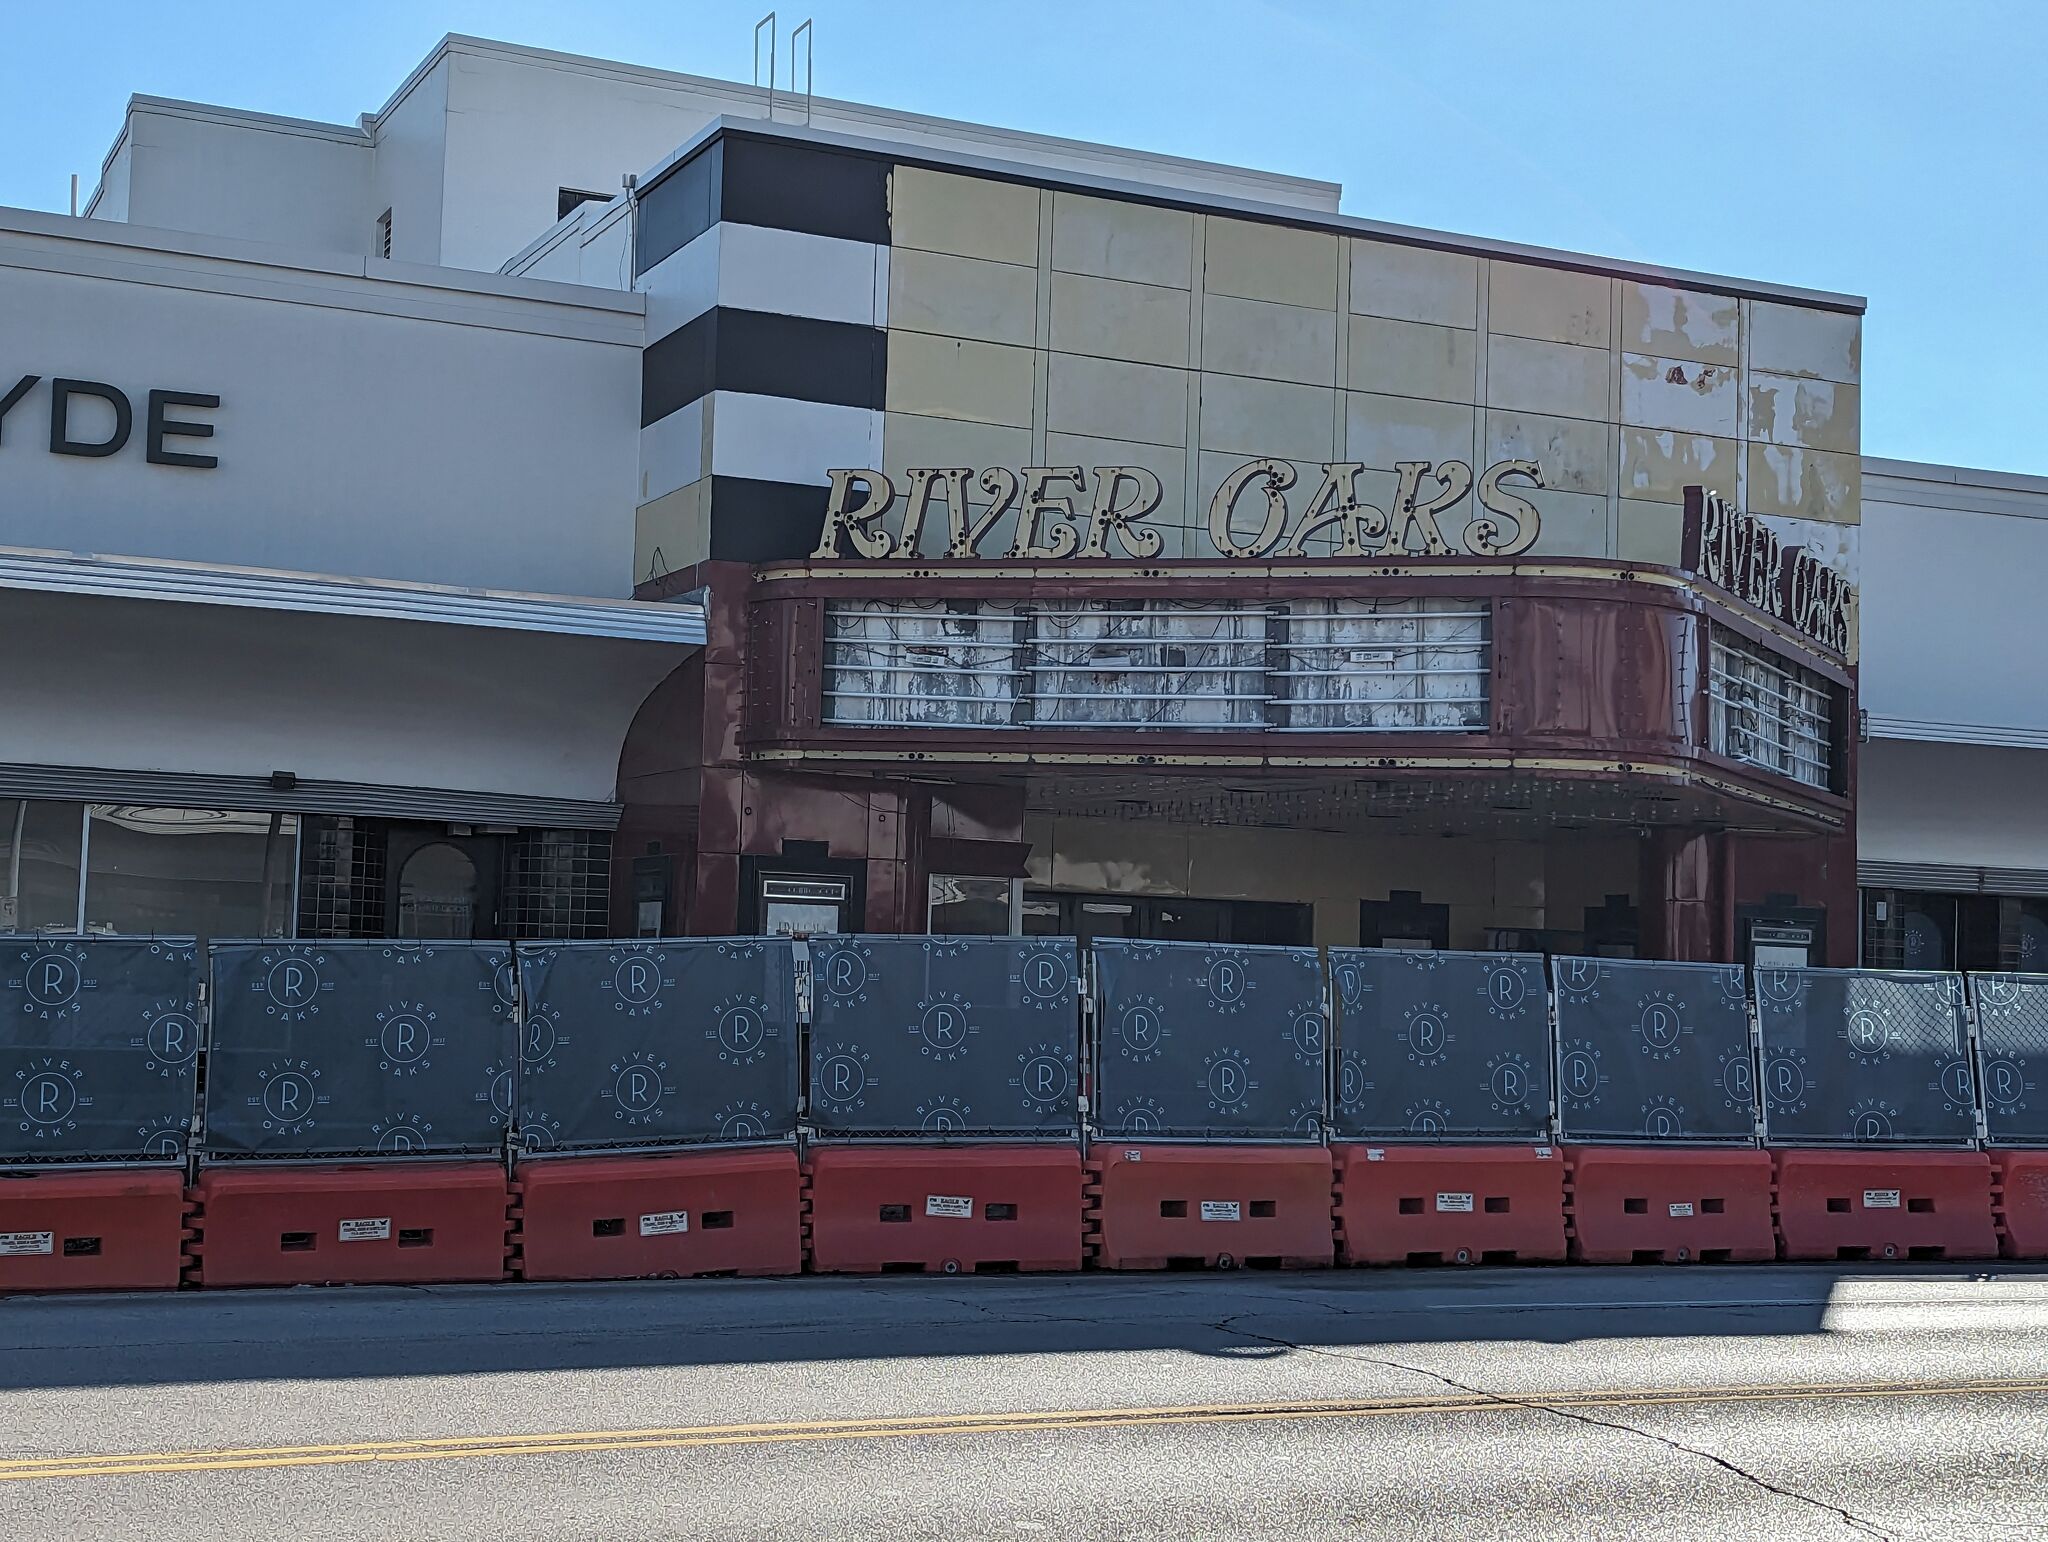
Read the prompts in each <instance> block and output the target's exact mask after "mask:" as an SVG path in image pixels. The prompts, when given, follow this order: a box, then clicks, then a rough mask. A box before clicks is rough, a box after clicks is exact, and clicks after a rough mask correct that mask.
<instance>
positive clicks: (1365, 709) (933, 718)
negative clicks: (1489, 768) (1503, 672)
mask: <svg viewBox="0 0 2048 1542" xmlns="http://www.w3.org/2000/svg"><path fill="white" fill-rule="evenodd" d="M1490 639H1491V612H1490V610H1489V608H1488V606H1487V604H1486V602H1485V601H1483V600H1457V599H1442V600H1438V599H1430V600H1414V599H1406V600H1298V601H1292V602H1286V603H1278V604H1264V603H1251V602H1243V601H1235V600H1197V601H1178V600H1160V599H1144V600H1072V601H1065V602H1059V601H1055V602H1053V603H1049V604H1025V603H1014V602H1007V601H992V600H945V601H897V600H835V601H832V602H830V603H829V605H828V607H827V610H826V617H825V659H824V665H825V682H824V720H825V721H826V722H828V723H839V724H847V725H852V726H861V727H878V728H884V727H886V728H921V727H929V726H945V727H956V728H1005V729H1007V728H1029V727H1038V726H1047V727H1059V728H1121V727H1132V726H1140V725H1156V726H1160V727H1172V728H1184V729H1225V730H1228V729H1235V730H1240V731H1242V730H1246V729H1251V730H1263V729H1277V730H1282V731H1292V732H1304V733H1329V732H1353V731H1383V732H1384V731H1392V732H1427V731H1451V732H1466V733H1470V732H1475V731H1481V732H1483V731H1484V730H1485V728H1486V726H1487V723H1488V721H1489V718H1488V689H1487V687H1488V680H1489V675H1490V669H1491V654H1490V648H1491V640H1490Z"/></svg>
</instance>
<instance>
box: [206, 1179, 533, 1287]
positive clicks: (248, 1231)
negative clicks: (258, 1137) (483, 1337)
mask: <svg viewBox="0 0 2048 1542" xmlns="http://www.w3.org/2000/svg"><path fill="white" fill-rule="evenodd" d="M195 1194H196V1197H197V1199H198V1209H197V1211H196V1212H195V1215H194V1218H193V1225H194V1226H195V1227H196V1228H197V1231H198V1238H197V1240H196V1241H194V1242H193V1243H192V1246H191V1251H192V1255H193V1258H194V1259H195V1260H196V1263H197V1278H198V1283H199V1284H201V1285H204V1286H221V1285H423V1284H445V1283H450V1282H455V1281H465V1280H500V1279H503V1278H504V1277H505V1272H506V1271H505V1265H506V1259H507V1257H508V1255H509V1253H510V1248H509V1246H508V1239H509V1236H510V1232H511V1221H510V1217H509V1212H510V1209H511V1195H510V1193H509V1191H508V1190H507V1188H506V1184H505V1170H504V1168H502V1167H500V1166H499V1165H498V1164H497V1163H495V1162H389V1163H381V1164H369V1163H365V1164H361V1165H356V1166H335V1167H287V1166H282V1165H278V1166H271V1165H268V1164H265V1165H263V1166H257V1165H255V1164H253V1163H252V1164H250V1165H248V1166H245V1167H244V1166H238V1167H216V1168H209V1169H206V1170H204V1171H202V1172H201V1173H200V1175H199V1187H198V1189H197V1190H196V1191H195Z"/></svg>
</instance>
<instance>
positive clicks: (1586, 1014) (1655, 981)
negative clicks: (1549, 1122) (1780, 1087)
mask: <svg viewBox="0 0 2048 1542" xmlns="http://www.w3.org/2000/svg"><path fill="white" fill-rule="evenodd" d="M1551 973H1552V978H1553V980H1554V982H1555V986H1556V999H1557V1111H1558V1131H1559V1134H1560V1135H1561V1136H1562V1138H1563V1139H1565V1140H1596V1141H1597V1140H1614V1141H1634V1140H1672V1141H1730V1142H1747V1143H1751V1144H1753V1143H1754V1142H1755V1140H1756V1059H1755V1050H1754V1047H1753V1045H1752V1043H1751V1033H1750V1022H1749V979H1748V975H1747V972H1746V971H1745V970H1744V969H1743V967H1742V966H1741V965H1740V964H1691V963H1671V962H1667V961H1664V960H1651V959H1618V958H1560V959H1556V960H1554V961H1553V962H1552V965H1551Z"/></svg>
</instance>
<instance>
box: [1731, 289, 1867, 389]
mask: <svg viewBox="0 0 2048 1542" xmlns="http://www.w3.org/2000/svg"><path fill="white" fill-rule="evenodd" d="M1749 367H1750V368H1751V369H1752V370H1761V371H1763V372H1764V373H1766V374H1772V375H1807V376H1810V377H1812V378H1814V379H1818V380H1840V381H1845V382H1847V383H1848V384H1850V385H1856V384H1858V383H1860V382H1861V380H1862V378H1863V318H1862V317H1860V316H1851V315H1846V314H1844V313H1843V312H1841V311H1821V310H1809V309H1807V308H1806V307H1805V306H1800V305H1778V304H1774V303H1773V302H1771V301H1769V300H1758V301H1755V302H1754V303H1753V304H1752V305H1751V306H1750V309H1749Z"/></svg>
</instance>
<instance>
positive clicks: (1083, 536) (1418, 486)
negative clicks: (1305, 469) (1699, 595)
mask: <svg viewBox="0 0 2048 1542" xmlns="http://www.w3.org/2000/svg"><path fill="white" fill-rule="evenodd" d="M1364 473H1365V466H1364V464H1363V463H1362V462H1359V461H1328V462H1324V463H1322V473H1321V475H1320V477H1319V478H1318V479H1317V481H1316V483H1315V485H1314V486H1313V487H1312V488H1310V489H1308V490H1307V494H1306V496H1305V497H1302V498H1301V500H1300V501H1299V503H1290V501H1289V498H1288V492H1289V490H1290V489H1294V488H1295V484H1296V482H1297V481H1299V480H1300V477H1299V474H1298V473H1297V472H1296V471H1295V469H1294V467H1293V466H1291V465H1289V464H1288V463H1287V462H1286V461H1283V460H1254V461H1247V462H1245V463H1244V464H1243V465H1242V466H1239V467H1238V468H1237V469H1236V470H1235V471H1233V472H1231V473H1230V475H1229V476H1227V477H1225V478H1224V479H1223V481H1222V483H1221V485H1219V486H1218V487H1217V489H1216V493H1215V496H1214V497H1212V498H1211V499H1210V500H1209V519H1208V531H1207V533H1208V538H1209V544H1210V546H1211V547H1212V548H1213V549H1214V551H1215V554H1216V555H1217V556H1219V557H1230V558H1235V559H1237V560H1239V561H1255V560H1260V559H1266V558H1275V559H1278V558H1291V557H1323V556H1327V557H1335V558H1344V557H1452V556H1472V557H1514V556H1518V555H1520V554H1521V553H1523V552H1525V551H1527V550H1528V549H1529V548H1530V547H1531V546H1533V545H1535V544H1536V537H1537V535H1538V533H1539V532H1540V530H1541V528H1542V515H1541V514H1540V513H1539V512H1538V511H1537V508H1536V506H1535V505H1534V504H1533V503H1531V502H1530V501H1529V500H1528V499H1527V498H1526V497H1524V496H1522V494H1523V492H1524V491H1526V490H1527V489H1530V488H1540V487H1541V486H1542V485H1543V477H1542V474H1541V472H1540V471H1539V470H1538V468H1537V465H1536V462H1534V461H1533V460H1504V461H1500V462H1498V463H1497V464H1495V465H1492V466H1488V467H1487V468H1486V470H1485V471H1484V472H1483V473H1481V474H1480V476H1479V477H1478V479H1477V492H1478V501H1477V506H1476V507H1473V506H1470V505H1467V506H1466V507H1465V508H1464V509H1463V510H1462V511H1461V510H1460V508H1459V506H1460V505H1461V504H1465V500H1466V498H1467V496H1468V495H1469V494H1471V493H1472V492H1473V491H1474V478H1473V476H1472V468H1471V467H1470V466H1468V465H1466V464H1464V463H1463V462H1462V461H1454V460H1451V461H1440V462H1436V463H1434V464H1432V463H1431V462H1429V461H1426V460H1412V461H1402V462H1401V463H1400V464H1399V465H1398V467H1397V468H1396V471H1395V476H1396V481H1395V485H1394V491H1393V497H1392V498H1391V499H1390V500H1389V502H1390V504H1391V507H1390V508H1386V509H1381V508H1378V507H1375V506H1374V505H1372V504H1370V503H1367V502H1365V501H1364V499H1363V498H1362V497H1361V496H1360V495H1359V491H1358V479H1359V478H1360V477H1361V476H1362V475H1364ZM831 478H832V487H831V492H830V494H829V496H828V497H827V499H826V503H825V526H824V530H823V533H822V534H821V536H820V538H819V541H818V549H817V550H816V551H815V552H813V553H812V554H811V555H812V556H813V557H818V558H823V557H842V556H858V557H869V558H875V557H915V556H917V555H919V554H920V553H921V552H923V551H924V549H925V543H926V529H927V526H930V527H931V531H932V537H933V539H934V540H936V538H937V536H938V535H939V533H940V529H939V521H941V520H943V521H944V533H945V535H946V538H947V540H946V548H945V553H946V555H947V556H948V557H956V558H957V557H997V556H1002V557H1011V558H1034V559H1043V560H1048V561H1055V562H1056V561H1059V560H1060V559H1062V558H1066V557H1109V556H1121V557H1135V558H1139V559H1141V560H1142V559H1144V558H1148V557H1156V556H1158V555H1159V553H1160V550H1161V547H1162V545H1163V542H1162V540H1161V538H1160V534H1159V531H1158V530H1157V529H1156V528H1154V527H1153V526H1152V525H1150V524H1148V523H1147V521H1148V520H1149V519H1150V517H1151V516H1152V515H1153V514H1154V513H1155V512H1157V510H1158V508H1159V504H1160V499H1161V489H1160V485H1159V478H1158V476H1157V475H1156V474H1155V473H1153V472H1152V471H1150V470H1148V469H1146V468H1145V467H1143V466H1097V467H1095V468H1093V470H1092V471H1090V472H1084V471H1083V470H1082V469H1081V468H1080V467H1079V466H1026V467H1025V468H1024V469H1023V470H1022V471H1012V470H1010V469H1009V468H1008V467H1006V466H995V467H991V468H990V469H988V470H986V471H983V472H982V473H981V474H980V475H978V476H977V475H976V474H975V473H974V472H973V471H972V470H971V469H970V468H967V467H964V466H939V467H919V468H917V469H915V470H911V471H907V472H905V473H903V487H902V489H901V492H900V493H899V491H898V489H897V487H896V484H895V481H894V480H893V479H892V478H890V477H888V476H886V475H884V474H883V473H882V472H879V471H868V470H854V469H843V470H836V471H833V472H832V473H831ZM970 481H972V482H973V484H974V486H975V487H976V488H977V489H978V490H979V492H980V495H981V496H980V498H979V500H978V504H979V506H976V505H974V504H970V502H969V497H968V484H969V482H970ZM1298 491H1299V490H1297V492H1298ZM892 511H894V512H895V514H896V518H895V520H894V522H893V524H892V523H891V522H890V520H889V516H890V514H891V512H892ZM1012 511H1014V512H1015V514H1016V523H1015V533H1014V534H1013V535H1012V537H1011V539H1010V541H1009V544H1008V545H1007V546H1000V544H998V549H996V550H987V549H985V548H984V543H985V542H987V541H989V540H990V537H991V536H992V534H993V533H994V532H995V531H996V530H997V529H998V528H999V527H1000V526H1001V525H1002V523H1003V521H1004V520H1005V519H1006V518H1007V517H1008V516H1009V515H1010V514H1011V513H1012ZM1311 541H1313V542H1314V544H1313V546H1311V544H1310V543H1311ZM1112 547H1114V550H1112Z"/></svg>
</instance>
